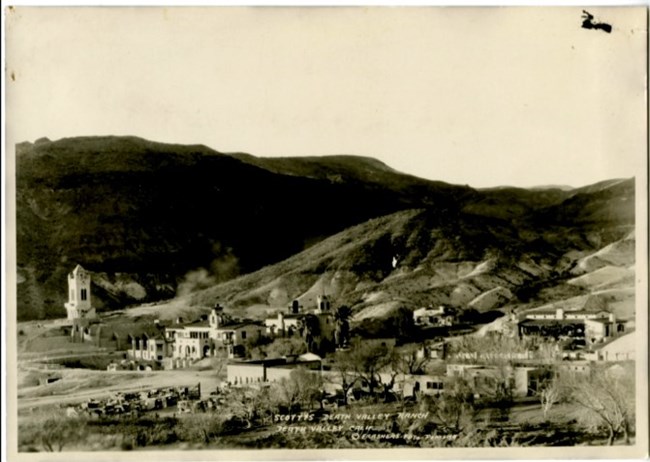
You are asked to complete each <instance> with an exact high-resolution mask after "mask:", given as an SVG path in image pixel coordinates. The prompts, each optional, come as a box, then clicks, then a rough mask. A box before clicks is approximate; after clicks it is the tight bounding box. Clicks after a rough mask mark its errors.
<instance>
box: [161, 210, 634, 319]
mask: <svg viewBox="0 0 650 462" xmlns="http://www.w3.org/2000/svg"><path fill="white" fill-rule="evenodd" d="M621 226H622V225H621ZM623 227H625V226H623ZM566 232H569V231H566ZM574 232H575V233H576V236H575V239H574V241H572V242H571V241H570V242H567V243H566V245H564V246H558V245H553V244H551V243H549V242H547V241H545V240H544V235H545V234H546V233H545V231H544V230H540V231H537V232H536V231H535V229H522V228H517V227H515V226H514V225H512V224H509V223H508V222H506V221H502V220H499V219H495V218H493V219H490V220H488V219H485V218H481V219H477V218H476V217H475V216H474V215H472V214H466V213H459V214H457V215H456V216H451V215H444V216H441V215H439V214H437V213H436V212H435V211H432V210H425V209H419V210H408V211H404V212H398V213H395V214H392V215H389V216H385V217H381V218H378V219H373V220H370V221H368V222H366V223H363V224H361V225H358V226H355V227H352V228H350V229H347V230H345V231H343V232H341V233H338V234H336V235H334V236H332V237H330V238H328V239H326V240H324V241H323V242H321V243H319V244H317V245H315V246H313V247H311V248H309V249H307V250H305V251H303V252H301V253H300V254H298V255H295V256H293V257H291V258H289V259H287V260H285V261H283V262H281V263H278V264H276V265H273V266H269V267H266V268H263V269H261V270H259V271H257V272H254V273H252V274H249V275H245V276H242V277H239V278H236V279H234V280H231V281H228V282H225V283H222V284H218V285H215V286H214V287H211V288H208V289H205V290H201V291H198V292H196V293H194V294H192V295H191V296H188V297H187V298H185V299H184V300H179V301H178V302H177V305H176V307H177V308H178V307H180V306H185V307H189V306H194V307H195V308H196V309H199V310H200V309H201V307H204V308H205V307H209V306H212V305H213V304H214V303H216V302H220V303H225V305H226V306H227V307H229V309H231V310H233V311H234V312H236V313H238V314H240V315H245V316H249V317H261V316H264V315H267V314H269V313H272V312H274V311H276V310H279V309H284V308H285V307H286V306H287V304H289V303H290V301H291V300H293V299H298V300H300V302H301V304H303V305H304V306H314V304H315V300H316V296H317V295H320V294H323V293H325V294H328V295H331V296H332V297H333V299H334V300H336V303H337V304H348V305H349V306H351V307H352V308H353V311H354V313H355V318H354V320H355V322H356V324H357V325H358V324H360V323H364V322H365V320H367V319H377V318H386V317H389V316H390V315H391V313H393V312H394V311H395V310H396V309H398V308H406V309H409V310H413V309H415V308H418V307H421V306H426V305H435V304H442V303H444V304H449V305H452V306H455V307H457V308H459V309H461V310H466V309H474V310H476V311H478V312H488V311H492V310H495V309H498V308H508V309H519V308H522V309H529V308H530V307H534V306H542V305H544V306H545V304H547V303H549V302H552V303H560V304H563V303H571V300H584V299H585V298H586V297H587V296H589V295H590V294H592V293H594V294H597V296H598V297H599V298H602V299H603V300H605V301H606V302H607V303H610V304H612V308H614V309H616V311H617V312H618V311H621V310H622V311H621V312H624V313H625V315H626V317H630V316H633V313H634V308H633V305H634V291H633V290H632V291H631V292H629V291H627V292H625V293H624V294H620V295H614V294H612V293H611V291H610V293H609V295H608V294H606V293H605V292H603V288H604V286H603V284H602V280H601V279H602V278H599V279H598V284H593V285H588V284H585V283H581V282H580V279H579V278H575V273H576V271H577V270H578V269H579V268H581V266H582V265H583V262H584V261H585V259H589V258H590V257H589V256H592V255H596V254H599V253H602V249H601V250H599V249H597V248H594V247H593V246H591V245H590V244H589V240H588V239H586V238H584V236H582V237H581V236H579V234H580V231H575V230H574ZM614 232H615V231H613V230H604V234H607V235H609V234H610V233H614ZM621 234H623V236H622V237H623V239H622V240H621V241H616V242H614V243H612V244H611V246H610V247H619V246H620V245H622V244H621V243H623V242H625V245H626V246H629V245H632V246H633V245H634V240H633V239H632V238H631V237H630V235H629V225H628V226H627V231H625V232H624V233H621ZM574 242H581V243H582V245H581V246H576V245H575V244H574ZM578 255H587V257H582V258H579V257H578ZM626 256H627V258H625V256H619V259H618V262H619V264H620V265H621V268H620V271H624V272H625V271H630V270H629V269H628V268H626V267H625V266H628V265H630V264H632V263H633V255H632V256H630V255H629V253H628V254H626ZM630 259H631V260H630ZM631 271H632V274H633V270H631ZM597 273H598V270H597V271H596V272H595V274H594V276H593V277H598V274H597ZM591 274H592V273H589V274H588V275H584V276H583V278H587V277H592V276H591ZM626 274H627V273H626ZM605 277H607V275H605ZM610 282H611V283H612V284H616V283H617V282H621V281H620V278H619V277H618V273H617V275H616V277H615V278H614V279H612V280H611V281H610ZM629 283H630V281H629V280H627V281H625V282H624V284H623V286H620V285H617V286H615V287H629ZM165 309H166V306H164V305H163V306H161V307H160V310H158V311H157V314H158V315H160V316H163V317H165V316H173V315H172V314H171V312H170V313H165Z"/></svg>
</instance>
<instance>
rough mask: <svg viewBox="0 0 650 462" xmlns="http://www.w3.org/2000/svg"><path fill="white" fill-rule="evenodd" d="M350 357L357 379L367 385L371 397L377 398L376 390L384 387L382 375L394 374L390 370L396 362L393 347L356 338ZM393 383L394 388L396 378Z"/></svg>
mask: <svg viewBox="0 0 650 462" xmlns="http://www.w3.org/2000/svg"><path fill="white" fill-rule="evenodd" d="M349 355H350V361H351V362H352V364H354V370H355V375H356V377H357V378H358V379H359V380H360V381H361V382H362V383H365V384H366V385H367V387H368V392H369V393H370V395H371V396H373V397H375V398H376V395H375V390H377V388H379V387H380V386H381V385H382V379H381V375H380V373H381V372H389V373H390V372H394V371H392V370H391V368H390V366H392V364H393V362H394V349H393V347H392V346H390V345H388V344H387V343H385V342H382V341H381V340H365V341H364V340H361V339H359V338H355V339H354V340H353V341H352V342H351V348H350V351H349ZM391 382H392V383H391V387H392V385H393V384H394V378H393V380H391ZM385 388H386V387H384V389H385Z"/></svg>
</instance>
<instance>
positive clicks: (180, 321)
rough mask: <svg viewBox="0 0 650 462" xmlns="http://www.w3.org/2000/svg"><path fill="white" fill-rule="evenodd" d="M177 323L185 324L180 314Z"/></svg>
mask: <svg viewBox="0 0 650 462" xmlns="http://www.w3.org/2000/svg"><path fill="white" fill-rule="evenodd" d="M176 324H183V318H181V317H180V316H179V317H177V318H176Z"/></svg>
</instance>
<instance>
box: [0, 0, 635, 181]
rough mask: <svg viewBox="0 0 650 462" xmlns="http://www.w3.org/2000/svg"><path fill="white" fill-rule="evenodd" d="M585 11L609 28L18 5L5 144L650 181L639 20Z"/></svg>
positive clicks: (463, 11) (391, 14)
mask: <svg viewBox="0 0 650 462" xmlns="http://www.w3.org/2000/svg"><path fill="white" fill-rule="evenodd" d="M590 12H591V13H592V14H594V16H595V17H596V20H601V21H604V22H607V23H610V24H611V25H612V26H613V30H612V32H611V34H608V33H605V32H603V31H600V30H588V29H583V28H581V27H580V25H581V14H582V9H581V8H578V7H566V8H546V9H543V8H489V9H476V8H433V7H428V8H427V7H419V8H396V7H375V8H367V7H366V8H251V7H248V8H246V7H237V8H235V7H230V8H227V7H213V8H205V7H204V8H173V7H167V8H126V7H125V8H117V7H112V8H99V7H86V8H83V7H73V8H64V7H59V8H30V7H16V8H14V9H13V10H11V11H8V12H7V13H6V26H5V27H6V50H7V52H6V69H7V74H8V76H9V78H7V79H6V94H7V96H6V117H7V121H8V124H7V128H6V132H7V137H8V139H9V140H10V143H14V142H21V141H35V140H36V139H38V138H41V137H47V138H49V139H51V140H56V139H60V138H64V137H73V136H88V135H135V136H140V137H142V138H146V139H150V140H154V141H161V142H169V143H181V144H204V145H207V146H209V147H211V148H213V149H216V150H218V151H221V152H248V153H250V154H253V155H256V156H307V155H309V156H313V155H328V154H355V155H363V156H371V157H375V158H377V159H380V160H382V161H383V162H385V163H387V164H388V165H390V166H391V167H393V168H395V169H397V170H399V171H402V172H405V173H409V174H413V175H417V176H420V177H423V178H428V179H433V180H442V181H446V182H449V183H456V184H468V185H470V186H473V187H491V186H499V185H514V186H523V187H526V186H537V185H570V186H582V185H586V184H591V183H594V182H597V181H601V180H604V179H609V178H622V177H631V176H639V175H645V170H646V162H647V160H646V159H647V150H646V148H647V138H646V127H647V119H646V112H647V106H646V100H645V97H646V92H645V88H646V61H645V59H646V53H647V52H646V40H647V24H646V11H645V9H644V8H604V7H594V8H591V9H590ZM9 145H10V146H13V144H9Z"/></svg>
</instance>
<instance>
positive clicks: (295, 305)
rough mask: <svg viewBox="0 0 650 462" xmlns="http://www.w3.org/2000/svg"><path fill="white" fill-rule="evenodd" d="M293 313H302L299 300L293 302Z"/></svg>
mask: <svg viewBox="0 0 650 462" xmlns="http://www.w3.org/2000/svg"><path fill="white" fill-rule="evenodd" d="M291 312H292V313H293V314H298V313H300V302H298V300H294V301H293V302H291Z"/></svg>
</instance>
